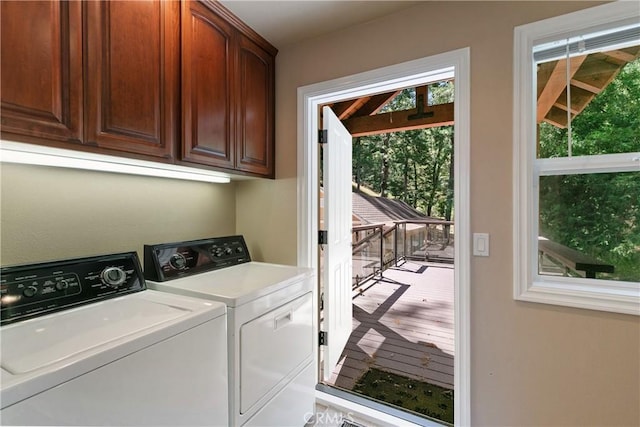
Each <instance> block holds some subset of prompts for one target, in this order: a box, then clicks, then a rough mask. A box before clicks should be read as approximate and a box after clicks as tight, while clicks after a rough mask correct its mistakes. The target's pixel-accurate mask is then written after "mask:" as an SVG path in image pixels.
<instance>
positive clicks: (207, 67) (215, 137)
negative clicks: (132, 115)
mask: <svg viewBox="0 0 640 427" xmlns="http://www.w3.org/2000/svg"><path fill="white" fill-rule="evenodd" d="M232 33H233V28H232V27H231V25H230V24H229V23H228V22H227V21H225V20H224V19H222V18H220V17H219V16H218V15H216V14H214V13H212V12H211V10H209V9H208V8H207V7H206V6H205V5H204V4H202V3H199V2H196V1H188V2H184V3H183V6H182V51H181V54H182V126H183V130H182V131H183V134H182V159H183V160H185V161H188V162H193V163H199V164H204V165H210V166H219V167H223V168H229V169H233V167H234V162H235V156H234V152H233V149H232V142H233V141H232V135H233V132H234V126H233V125H234V124H233V121H232V120H233V114H232V112H233V110H232V108H233V105H232V102H233V99H232V93H231V92H232V86H233V75H234V64H233V63H234V55H233V49H232V44H233V40H232Z"/></svg>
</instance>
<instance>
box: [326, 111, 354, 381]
mask: <svg viewBox="0 0 640 427" xmlns="http://www.w3.org/2000/svg"><path fill="white" fill-rule="evenodd" d="M322 118H323V120H322V123H323V129H324V130H326V131H327V142H326V143H325V144H323V145H322V147H323V169H322V170H323V176H322V178H323V186H324V229H325V230H326V231H327V237H328V239H327V244H326V245H325V247H324V250H323V251H322V257H323V267H324V268H323V273H322V275H323V285H324V312H323V315H324V321H323V326H322V330H323V331H325V333H326V341H325V346H324V348H323V359H324V366H323V378H324V380H325V381H327V380H328V379H329V377H330V376H331V372H332V371H333V369H334V367H335V366H336V364H337V363H338V360H339V358H340V354H341V353H342V350H343V349H344V347H345V345H346V344H347V340H348V339H349V335H351V328H352V316H353V313H352V311H353V307H352V301H351V134H349V132H348V131H347V129H346V128H345V127H344V126H343V125H342V123H340V120H339V119H338V118H337V117H336V115H335V114H334V113H333V111H332V110H331V108H329V107H323V109H322Z"/></svg>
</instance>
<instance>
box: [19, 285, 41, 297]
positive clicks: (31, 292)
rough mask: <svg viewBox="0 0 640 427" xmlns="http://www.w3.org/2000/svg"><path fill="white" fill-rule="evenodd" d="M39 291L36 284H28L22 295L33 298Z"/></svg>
mask: <svg viewBox="0 0 640 427" xmlns="http://www.w3.org/2000/svg"><path fill="white" fill-rule="evenodd" d="M37 293H38V288H36V287H35V286H27V287H26V288H24V291H22V295H24V296H25V297H27V298H31V297H33V296H35V295H36V294H37Z"/></svg>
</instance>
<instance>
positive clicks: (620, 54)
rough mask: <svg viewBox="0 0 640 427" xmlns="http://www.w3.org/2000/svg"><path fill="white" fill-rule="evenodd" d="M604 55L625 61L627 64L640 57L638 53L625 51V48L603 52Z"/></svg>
mask: <svg viewBox="0 0 640 427" xmlns="http://www.w3.org/2000/svg"><path fill="white" fill-rule="evenodd" d="M602 53H603V54H604V55H606V56H608V57H610V58H614V59H617V60H619V61H623V62H624V63H625V64H626V63H627V62H631V61H633V60H634V59H636V58H637V57H638V55H637V54H636V55H634V54H632V53H629V52H625V51H624V50H610V51H608V52H602Z"/></svg>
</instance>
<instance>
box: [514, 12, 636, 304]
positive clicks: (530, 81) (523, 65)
mask: <svg viewBox="0 0 640 427" xmlns="http://www.w3.org/2000/svg"><path fill="white" fill-rule="evenodd" d="M638 21H640V9H639V8H638V6H637V3H635V2H614V3H609V4H605V5H602V6H597V7H593V8H589V9H585V10H581V11H579V12H575V13H570V14H567V15H562V16H557V17H554V18H550V19H546V20H543V21H539V22H534V23H531V24H526V25H522V26H519V27H516V28H515V30H514V100H513V102H514V105H513V107H514V118H513V119H514V129H513V178H514V179H513V257H514V271H513V280H514V284H513V292H514V299H515V300H519V301H529V302H537V303H545V304H554V305H562V306H569V307H578V308H585V309H593V310H601V311H609V312H617V313H626V314H634V315H640V282H622V281H613V280H602V279H587V278H569V277H556V276H547V275H540V274H539V273H538V238H537V236H538V213H539V211H538V191H539V187H538V182H539V177H540V176H542V175H561V174H580V173H585V174H586V173H601V172H629V171H640V153H620V154H605V155H594V156H574V157H564V158H550V159H538V158H537V156H536V138H537V127H536V126H537V124H536V108H535V107H536V99H535V94H536V84H537V79H536V74H535V63H534V60H533V48H534V46H536V45H539V44H542V43H546V42H549V41H553V40H558V39H561V38H568V37H573V36H577V35H579V34H584V33H586V32H590V31H594V30H599V29H604V28H615V27H619V26H623V25H625V24H628V23H630V22H638Z"/></svg>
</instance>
